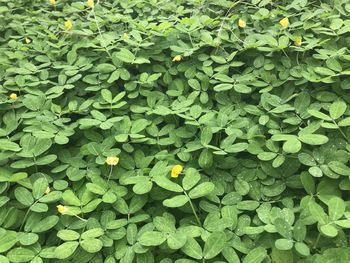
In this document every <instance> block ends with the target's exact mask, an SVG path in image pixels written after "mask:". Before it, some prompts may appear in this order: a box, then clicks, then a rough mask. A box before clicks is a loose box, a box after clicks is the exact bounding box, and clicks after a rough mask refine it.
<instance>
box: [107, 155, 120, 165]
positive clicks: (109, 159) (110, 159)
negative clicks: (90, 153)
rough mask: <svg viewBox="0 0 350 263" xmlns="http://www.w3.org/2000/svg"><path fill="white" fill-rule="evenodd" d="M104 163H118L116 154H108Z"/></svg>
mask: <svg viewBox="0 0 350 263" xmlns="http://www.w3.org/2000/svg"><path fill="white" fill-rule="evenodd" d="M106 163H107V164H108V165H112V166H115V165H117V164H118V163H119V158H118V157H117V156H109V157H107V159H106Z"/></svg>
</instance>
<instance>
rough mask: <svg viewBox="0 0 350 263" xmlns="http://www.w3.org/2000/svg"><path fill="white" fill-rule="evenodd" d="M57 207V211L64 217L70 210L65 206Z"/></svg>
mask: <svg viewBox="0 0 350 263" xmlns="http://www.w3.org/2000/svg"><path fill="white" fill-rule="evenodd" d="M56 207H57V211H58V212H59V213H60V214H62V215H63V214H65V213H67V212H68V208H67V207H65V206H63V205H58V206H56Z"/></svg>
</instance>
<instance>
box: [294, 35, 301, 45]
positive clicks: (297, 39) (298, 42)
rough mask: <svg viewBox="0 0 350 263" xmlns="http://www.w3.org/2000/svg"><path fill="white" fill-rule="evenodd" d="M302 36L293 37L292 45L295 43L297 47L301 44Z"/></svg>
mask: <svg viewBox="0 0 350 263" xmlns="http://www.w3.org/2000/svg"><path fill="white" fill-rule="evenodd" d="M302 39H303V38H302V37H300V36H299V37H296V38H295V39H294V45H296V46H298V47H300V46H301V44H302Z"/></svg>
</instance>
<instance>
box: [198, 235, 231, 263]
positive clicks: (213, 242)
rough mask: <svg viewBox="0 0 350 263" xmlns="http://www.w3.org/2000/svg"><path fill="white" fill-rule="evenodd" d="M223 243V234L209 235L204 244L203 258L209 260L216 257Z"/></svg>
mask: <svg viewBox="0 0 350 263" xmlns="http://www.w3.org/2000/svg"><path fill="white" fill-rule="evenodd" d="M225 243H226V235H225V233H224V232H213V233H211V234H210V236H209V237H208V238H207V240H206V241H205V244H204V249H203V255H204V258H205V259H211V258H214V257H215V256H217V255H218V254H219V253H220V252H221V251H222V250H223V248H224V246H225Z"/></svg>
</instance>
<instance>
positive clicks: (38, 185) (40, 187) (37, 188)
mask: <svg viewBox="0 0 350 263" xmlns="http://www.w3.org/2000/svg"><path fill="white" fill-rule="evenodd" d="M47 187H48V182H47V180H46V178H39V179H37V180H35V182H34V184H33V196H34V198H35V199H39V198H40V197H42V196H43V195H44V193H45V191H46V189H47Z"/></svg>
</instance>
